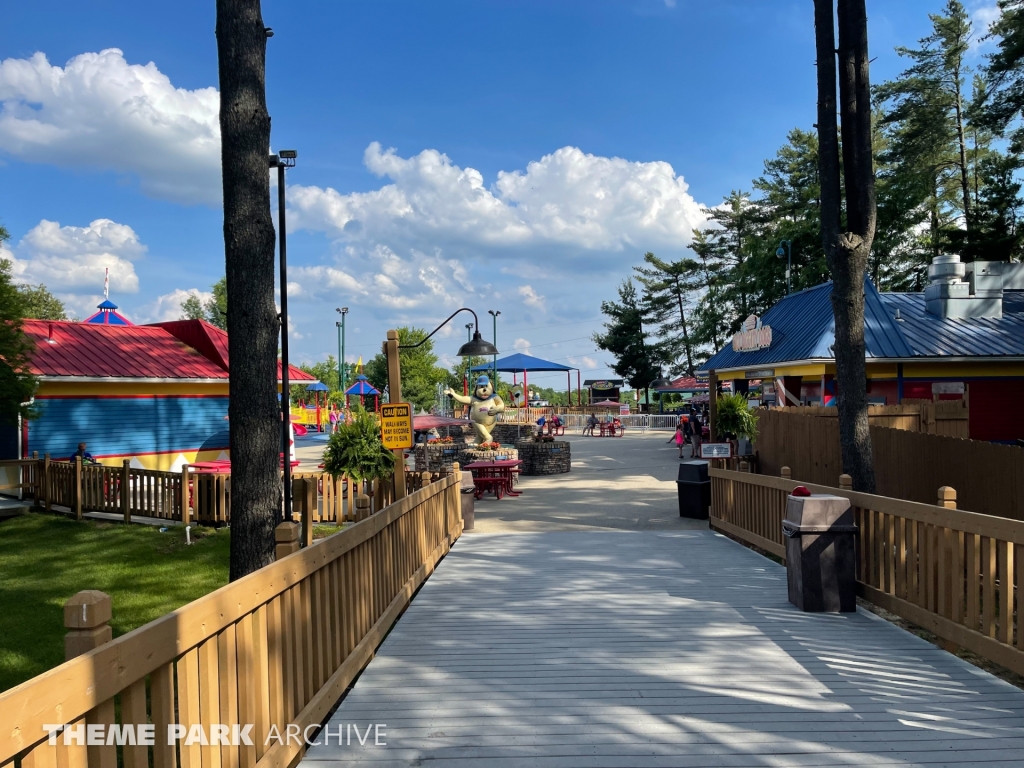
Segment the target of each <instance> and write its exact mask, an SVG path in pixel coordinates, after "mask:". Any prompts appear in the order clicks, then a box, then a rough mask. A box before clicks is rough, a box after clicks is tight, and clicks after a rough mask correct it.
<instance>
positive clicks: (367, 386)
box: [345, 373, 380, 395]
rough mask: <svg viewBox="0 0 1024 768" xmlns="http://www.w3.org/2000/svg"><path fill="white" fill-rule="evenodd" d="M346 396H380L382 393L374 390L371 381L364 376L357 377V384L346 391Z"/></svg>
mask: <svg viewBox="0 0 1024 768" xmlns="http://www.w3.org/2000/svg"><path fill="white" fill-rule="evenodd" d="M345 394H346V395H379V394H380V392H379V391H378V390H377V389H376V388H374V386H373V384H371V383H370V380H369V379H367V378H366V376H364V375H363V374H361V373H360V374H359V375H358V376H356V381H355V383H354V384H353V385H352V386H351V387H349V388H348V389H346V390H345Z"/></svg>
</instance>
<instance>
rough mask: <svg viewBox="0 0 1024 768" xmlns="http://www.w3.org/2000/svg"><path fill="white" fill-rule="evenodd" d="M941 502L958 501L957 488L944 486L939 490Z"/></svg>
mask: <svg viewBox="0 0 1024 768" xmlns="http://www.w3.org/2000/svg"><path fill="white" fill-rule="evenodd" d="M939 501H940V502H942V501H956V488H951V487H950V486H948V485H944V486H942V487H941V488H939Z"/></svg>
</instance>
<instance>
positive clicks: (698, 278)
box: [633, 251, 704, 376]
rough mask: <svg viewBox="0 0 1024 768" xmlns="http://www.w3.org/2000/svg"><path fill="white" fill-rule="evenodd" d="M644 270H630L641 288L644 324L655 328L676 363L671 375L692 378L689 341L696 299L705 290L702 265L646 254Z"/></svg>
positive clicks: (691, 347)
mask: <svg viewBox="0 0 1024 768" xmlns="http://www.w3.org/2000/svg"><path fill="white" fill-rule="evenodd" d="M644 263H645V266H642V267H633V269H634V271H635V272H636V273H637V275H638V276H637V280H639V282H640V284H641V285H642V286H643V287H644V293H643V299H642V308H643V314H644V320H645V321H646V322H647V323H648V324H654V325H656V326H658V331H657V336H658V338H660V339H661V343H662V345H663V350H664V352H665V354H666V355H667V356H668V359H669V360H679V363H678V364H677V365H675V366H674V367H673V370H672V372H673V373H686V374H687V375H689V376H692V375H693V373H694V371H695V370H696V368H695V366H694V360H695V359H696V358H695V351H696V350H695V347H694V343H693V340H692V339H691V331H690V326H691V325H692V324H693V317H692V312H693V307H694V304H695V303H696V295H697V293H698V291H700V289H701V288H703V287H704V278H703V273H702V269H701V265H700V264H698V263H697V262H696V261H694V260H693V259H679V260H678V261H672V262H667V261H664V260H663V259H659V258H658V257H657V256H655V255H654V254H653V253H651V252H650V251H648V252H647V253H646V254H644Z"/></svg>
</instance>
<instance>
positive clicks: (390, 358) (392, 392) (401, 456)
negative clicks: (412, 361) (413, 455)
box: [384, 331, 412, 501]
mask: <svg viewBox="0 0 1024 768" xmlns="http://www.w3.org/2000/svg"><path fill="white" fill-rule="evenodd" d="M384 358H385V359H386V360H387V362H388V402H389V403H392V404H396V405H397V404H399V403H401V401H402V370H401V367H400V366H399V361H398V331H388V340H387V341H386V342H384ZM409 429H410V430H411V429H412V414H411V413H410V414H409ZM393 450H394V453H395V501H398V500H399V499H404V498H405V497H406V491H405V450H404V448H395V449H393Z"/></svg>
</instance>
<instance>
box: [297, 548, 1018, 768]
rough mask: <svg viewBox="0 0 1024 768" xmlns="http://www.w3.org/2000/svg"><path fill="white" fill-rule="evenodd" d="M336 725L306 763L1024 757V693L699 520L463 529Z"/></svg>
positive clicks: (748, 762) (1003, 760)
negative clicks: (813, 590) (616, 527)
mask: <svg viewBox="0 0 1024 768" xmlns="http://www.w3.org/2000/svg"><path fill="white" fill-rule="evenodd" d="M330 723H331V724H330V729H331V732H332V734H336V733H337V732H338V729H339V727H340V728H341V730H342V732H345V733H347V734H348V737H349V739H350V742H351V743H348V744H343V745H341V746H339V745H337V744H336V743H332V744H331V745H330V746H319V747H313V748H311V749H310V751H309V752H308V753H307V756H306V757H305V759H304V760H303V766H304V768H331V766H333V765H338V766H339V768H340V766H341V765H357V764H358V765H370V766H374V767H375V768H385V767H386V766H413V765H417V766H418V765H431V766H433V765H436V766H466V767H467V768H468V767H470V766H496V767H504V766H508V767H509V768H512V767H513V766H516V767H518V766H536V767H537V768H556V767H557V768H562V767H563V766H601V767H604V766H659V767H661V766H664V768H689V767H690V766H693V767H694V768H698V767H703V766H730V767H734V768H739V767H740V766H773V767H776V766H847V765H850V766H897V765H898V766H916V765H921V766H950V767H951V768H952V767H954V766H955V768H966V766H988V767H989V768H994V766H1006V767H1007V768H1009V767H1010V766H1015V767H1016V768H1020V767H1021V766H1024V691H1021V690H1019V689H1017V688H1014V687H1013V686H1010V685H1009V684H1006V683H1003V682H1002V681H999V680H997V679H996V678H994V677H992V676H990V675H988V674H986V673H984V672H981V671H980V670H978V669H976V668H975V667H973V666H971V665H969V664H967V663H966V662H963V661H961V660H959V659H957V658H956V657H954V656H952V655H950V654H947V653H945V652H944V651H941V650H939V649H937V648H935V647H934V646H932V645H930V644H928V643H926V642H924V641H923V640H920V639H919V638H917V637H915V636H913V635H911V634H909V633H907V632H904V631H902V630H900V629H899V628H897V627H895V626H892V625H890V624H888V623H887V622H885V621H883V620H881V619H879V618H877V617H874V616H872V615H871V614H868V613H864V612H858V613H857V614H853V615H821V614H818V615H810V614H802V613H800V612H798V611H796V609H794V608H793V607H792V606H791V605H790V604H789V603H788V602H787V601H786V583H785V571H784V570H783V568H782V567H780V566H777V565H775V564H773V563H771V562H770V561H768V560H765V559H764V558H762V557H760V556H759V555H756V554H754V553H753V552H751V551H749V550H746V549H745V548H743V547H741V546H739V545H737V544H735V543H733V542H731V541H729V540H727V539H725V538H723V537H721V536H718V535H716V534H713V533H711V532H708V531H706V530H694V531H660V532H659V531H635V532H615V533H581V532H570V533H529V534H506V535H474V534H468V535H466V536H464V537H463V538H462V539H461V540H460V541H459V542H458V544H457V545H456V547H455V548H454V549H453V550H452V552H451V553H450V554H449V555H448V556H447V558H445V560H444V561H443V562H442V563H441V564H440V566H439V568H438V570H437V572H436V573H434V575H433V576H431V578H430V579H429V581H428V582H427V583H426V584H425V585H424V587H423V588H422V590H421V591H420V593H419V594H418V596H417V597H416V598H415V599H414V600H413V602H412V604H411V606H410V607H409V609H408V611H407V612H406V614H405V615H404V616H403V617H402V619H401V620H400V621H399V622H398V624H397V625H396V626H395V628H394V629H393V631H392V632H391V634H390V636H389V637H388V638H387V640H386V641H385V642H384V644H383V645H382V646H381V647H380V649H379V651H378V654H377V656H376V658H375V659H374V660H373V661H372V662H371V663H370V665H369V667H368V668H367V669H366V670H365V672H364V673H363V674H362V676H361V677H360V678H359V680H358V681H357V683H356V685H355V686H354V687H353V688H352V689H351V690H350V691H349V693H348V695H347V697H346V698H345V699H344V700H343V701H342V703H341V704H340V706H339V707H338V709H337V711H336V712H335V713H334V715H333V716H332V718H331V721H330ZM374 724H382V734H381V736H380V739H381V741H384V742H386V746H375V745H373V741H374V737H373V735H371V736H370V737H369V738H368V739H367V740H366V744H365V746H360V745H359V743H358V739H357V736H356V733H355V732H353V730H352V729H351V728H348V726H354V727H356V728H358V732H359V733H360V734H362V735H363V736H364V737H365V732H366V727H367V726H372V725H374ZM322 737H323V734H322V733H321V738H322ZM332 739H334V740H335V742H336V740H337V736H336V735H333V736H332ZM328 764H330V765H328Z"/></svg>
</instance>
